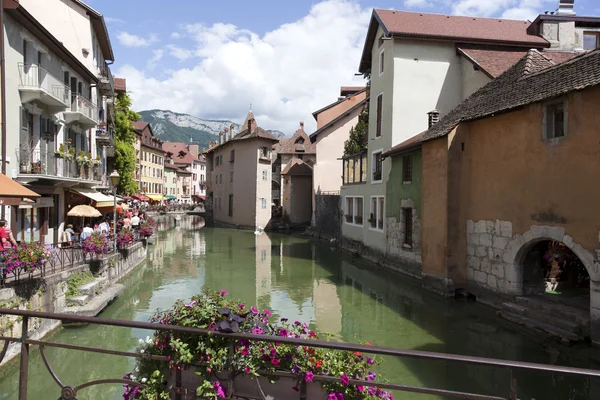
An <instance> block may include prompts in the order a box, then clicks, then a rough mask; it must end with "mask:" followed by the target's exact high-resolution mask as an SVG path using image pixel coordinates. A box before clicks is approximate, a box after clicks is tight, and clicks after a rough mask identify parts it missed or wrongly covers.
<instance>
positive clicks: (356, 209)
mask: <svg viewBox="0 0 600 400" xmlns="http://www.w3.org/2000/svg"><path fill="white" fill-rule="evenodd" d="M346 224H349V225H360V226H362V224H363V198H362V197H346Z"/></svg>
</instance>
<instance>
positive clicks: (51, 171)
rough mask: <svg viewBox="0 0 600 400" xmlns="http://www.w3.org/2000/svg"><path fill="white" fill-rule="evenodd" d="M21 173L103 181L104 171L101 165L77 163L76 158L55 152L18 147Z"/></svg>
mask: <svg viewBox="0 0 600 400" xmlns="http://www.w3.org/2000/svg"><path fill="white" fill-rule="evenodd" d="M16 154H17V163H18V165H19V175H43V176H46V177H48V178H58V179H60V178H68V179H82V180H88V181H101V180H102V171H101V168H100V166H99V165H93V166H84V167H81V166H80V165H77V163H76V162H75V160H69V159H66V158H62V157H59V156H58V155H57V154H56V153H54V152H47V151H40V150H29V149H23V148H18V149H16Z"/></svg>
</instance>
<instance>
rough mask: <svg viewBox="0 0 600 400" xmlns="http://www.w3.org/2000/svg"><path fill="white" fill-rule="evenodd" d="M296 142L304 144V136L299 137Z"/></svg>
mask: <svg viewBox="0 0 600 400" xmlns="http://www.w3.org/2000/svg"><path fill="white" fill-rule="evenodd" d="M294 144H304V138H301V137H300V138H298V139H296V141H295V142H294Z"/></svg>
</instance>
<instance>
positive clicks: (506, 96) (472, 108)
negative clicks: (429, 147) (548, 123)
mask: <svg viewBox="0 0 600 400" xmlns="http://www.w3.org/2000/svg"><path fill="white" fill-rule="evenodd" d="M599 84H600V49H597V50H594V51H590V52H585V53H582V54H581V55H579V56H576V57H574V58H572V59H571V60H569V61H566V62H564V63H562V64H556V63H555V62H554V61H552V60H551V59H550V58H548V57H546V56H545V53H542V52H540V51H537V50H530V51H529V52H528V54H527V56H525V57H523V58H522V59H521V61H519V62H518V63H517V64H515V65H514V66H513V67H511V68H510V69H509V70H508V71H506V72H505V73H504V74H502V75H501V76H500V77H498V78H496V79H495V80H493V81H491V82H490V83H488V84H487V85H485V86H484V87H482V88H481V89H479V90H478V91H477V92H475V93H473V95H471V96H470V97H469V98H468V99H467V100H465V101H464V102H463V103H461V104H460V105H459V106H458V107H456V108H455V109H454V110H452V111H450V112H449V113H448V114H447V115H446V116H445V117H443V118H442V119H441V121H440V122H438V123H437V124H436V125H434V126H433V127H432V128H431V129H429V130H428V131H427V132H426V133H425V134H424V136H423V138H422V139H423V141H426V140H430V139H435V138H438V137H442V136H445V135H447V134H448V133H449V132H450V131H451V130H452V129H454V127H455V126H457V125H458V124H459V123H460V122H461V121H470V120H474V119H479V118H483V117H487V116H490V115H493V114H496V113H500V112H505V111H510V110H512V109H515V108H517V107H521V106H525V105H528V104H532V103H537V102H540V101H544V100H549V99H552V98H555V97H559V96H562V95H565V94H567V93H569V92H573V91H576V90H582V89H584V88H586V87H590V86H595V85H599Z"/></svg>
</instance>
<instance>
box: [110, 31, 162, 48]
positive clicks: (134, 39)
mask: <svg viewBox="0 0 600 400" xmlns="http://www.w3.org/2000/svg"><path fill="white" fill-rule="evenodd" d="M117 39H118V40H119V43H121V44H122V45H123V46H125V47H147V46H150V45H151V44H152V43H155V42H158V37H157V36H156V35H150V36H148V37H147V38H144V37H141V36H138V35H134V34H131V33H128V32H119V33H118V35H117Z"/></svg>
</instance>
